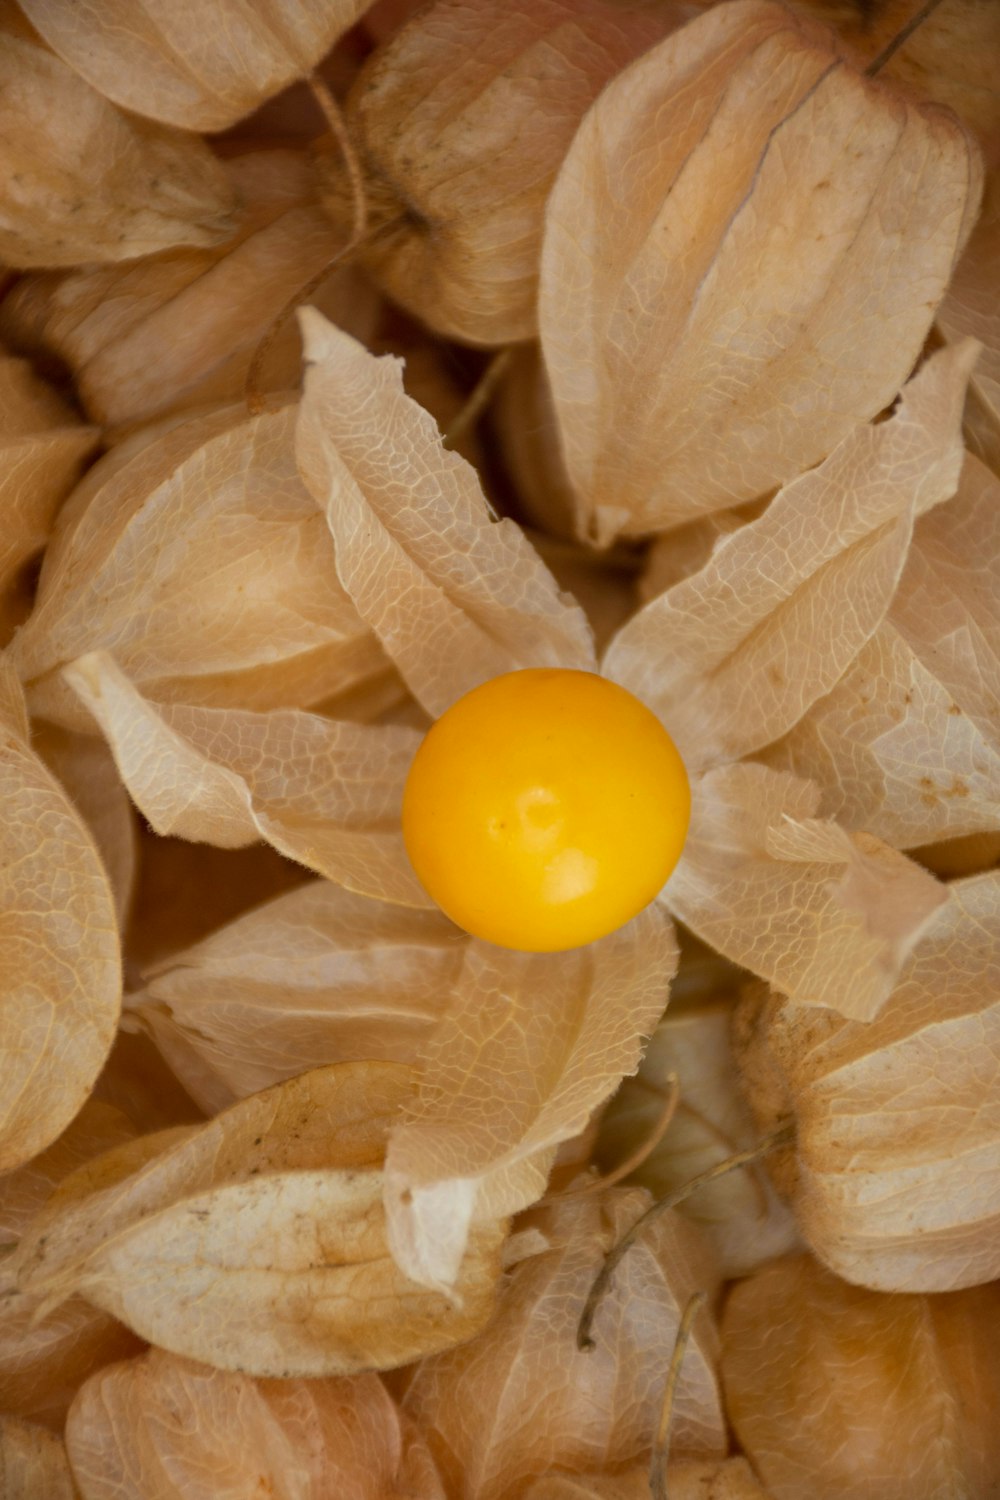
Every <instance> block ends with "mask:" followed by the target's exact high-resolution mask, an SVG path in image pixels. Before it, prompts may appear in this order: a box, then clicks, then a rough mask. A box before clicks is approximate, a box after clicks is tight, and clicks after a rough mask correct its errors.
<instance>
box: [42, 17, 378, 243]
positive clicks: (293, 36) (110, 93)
mask: <svg viewBox="0 0 1000 1500" xmlns="http://www.w3.org/2000/svg"><path fill="white" fill-rule="evenodd" d="M22 9H23V10H24V11H25V13H26V14H27V16H28V18H29V20H30V21H31V22H32V24H33V25H34V26H36V27H37V28H38V30H39V31H40V32H41V34H42V35H43V36H44V37H45V40H46V41H47V42H48V43H49V45H50V46H51V47H53V48H54V49H55V50H56V52H58V53H59V55H60V57H62V58H63V59H64V60H65V61H66V62H67V63H69V65H70V67H72V68H74V69H75V70H76V71H77V72H78V73H80V74H81V75H82V76H83V77H84V78H86V79H87V81H88V82H89V83H92V84H93V86H94V88H96V89H98V90H99V91H100V92H101V93H102V94H106V95H107V97H108V98H109V99H113V100H114V101H115V103H116V104H120V105H122V106H123V107H124V108H125V109H129V110H134V111H135V113H136V114H140V115H148V116H149V117H150V118H152V119H154V120H164V121H166V123H167V124H170V125H180V126H183V127H184V128H185V129H186V130H225V129H226V127H227V126H228V125H232V124H235V122H236V121H237V120H239V119H240V118H241V117H242V116H243V115H247V114H249V113H250V111H251V110H253V109H256V107H257V105H258V104H261V103H263V101H264V100H265V99H268V98H270V96H271V95H272V94H276V93H277V92H278V90H279V89H282V88H284V87H285V85H286V84H287V83H291V82H292V81H293V79H295V78H299V77H301V76H302V75H303V74H305V73H308V72H310V71H311V70H312V68H313V67H314V66H315V65H316V63H318V62H319V60H320V58H321V57H322V56H323V54H324V53H325V52H326V51H327V50H328V48H330V47H331V46H332V45H333V43H334V42H335V41H336V40H337V38H338V37H339V36H341V35H342V33H343V32H345V31H346V30H347V29H348V27H350V26H351V25H353V23H354V22H355V21H356V20H357V18H358V16H359V15H360V14H361V12H362V11H363V10H364V9H365V0H297V3H296V4H295V5H293V6H290V5H288V4H286V3H284V0H182V3H180V4H178V3H177V0H82V3H80V0H26V3H25V4H24V5H23V6H22ZM81 259H82V257H81Z"/></svg>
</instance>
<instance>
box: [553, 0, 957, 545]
mask: <svg viewBox="0 0 1000 1500" xmlns="http://www.w3.org/2000/svg"><path fill="white" fill-rule="evenodd" d="M980 180H981V171H980V168H979V164H978V160H977V157H976V152H975V147H974V146H973V144H972V142H971V140H970V139H969V138H968V137H967V136H966V135H965V134H964V132H963V131H962V129H961V127H960V126H959V125H958V124H957V122H955V121H954V119H953V118H952V117H951V116H950V115H949V114H947V113H946V112H945V111H942V110H937V109H935V108H934V107H931V106H926V107H919V108H918V107H917V106H914V105H910V104H909V103H906V102H904V101H903V100H902V98H901V97H900V96H899V95H897V94H896V93H895V92H893V91H892V90H891V89H888V88H886V87H885V86H884V85H882V84H880V83H879V82H878V81H874V80H867V79H863V78H862V77H861V76H860V75H859V74H857V73H856V72H855V71H854V70H853V69H852V68H851V67H849V66H848V65H847V64H846V63H844V62H843V61H842V60H841V59H839V58H838V56H837V54H836V52H835V51H834V50H833V45H832V38H831V36H830V34H829V33H826V32H824V31H822V30H816V29H814V28H813V27H811V26H810V25H809V24H807V23H803V22H801V21H799V20H798V19H796V18H794V17H793V16H791V15H790V13H789V12H788V11H787V10H785V9H784V7H781V6H777V5H771V4H769V3H765V0H746V3H743V0H740V3H735V4H730V5H720V6H716V7H714V8H713V9H712V10H710V11H709V12H708V13H707V14H705V15H703V16H701V17H699V18H698V19H697V20H696V21H693V22H692V23H691V24H690V25H688V26H686V27H683V28H682V29H681V30H680V31H678V32H677V33H675V35H674V36H672V37H668V38H667V39H666V41H664V42H662V43H660V45H659V46H658V47H655V48H653V49H652V50H651V51H650V52H648V53H647V54H646V55H645V56H644V57H643V58H640V59H639V60H638V61H637V62H636V63H633V64H632V65H631V67H629V68H628V69H626V71H625V72H624V73H622V74H621V75H619V77H618V78H616V79H615V80H614V81H613V82H612V83H611V84H609V86H608V87H607V88H606V89H605V90H604V92H603V94H602V95H601V96H600V98H599V99H598V101H597V103H596V104H595V105H594V106H593V108H592V109H591V111H590V113H589V114H588V115H587V117H586V118H585V120H584V122H583V125H582V126H581V128H580V130H579V131H578V132H577V135H576V137H575V138H574V141H573V144H572V146H571V148H570V151H569V153H568V155H567V157H566V160H565V162H564V164H563V167H562V169H561V171H560V174H559V177H558V179H557V182H556V186H555V188H554V189H553V192H552V195H551V197H550V199H549V204H548V209H547V226H546V235H545V245H544V250H543V258H542V278H541V291H540V299H539V317H540V324H541V331H542V343H543V348H544V351H545V359H546V364H547V367H548V372H549V377H550V380H551V383H552V390H553V396H554V399H555V404H556V411H557V415H558V420H559V424H560V428H561V432H562V437H563V444H564V450H565V456H566V460H567V464H568V467H569V472H570V476H571V478H572V480H573V483H574V484H575V486H576V489H577V491H578V495H579V502H580V522H579V524H580V525H581V527H584V528H586V529H587V530H588V531H589V532H590V533H591V534H592V535H594V536H595V537H596V538H597V539H598V540H600V541H607V540H609V539H610V538H611V537H612V536H614V535H615V534H617V533H618V532H625V533H627V534H632V535H634V534H637V533H643V532H648V531H654V530H658V529H667V528H668V527H671V526H677V525H681V524H683V523H684V522H685V521H688V520H692V519H694V518H695V517H696V516H698V515H701V514H705V513H708V512H710V511H713V510H718V509H724V508H726V507H729V506H732V505H736V504H739V503H741V502H742V501H745V500H751V499H754V498H755V497H757V496H759V495H762V494H765V493H766V492H767V491H769V490H771V489H773V488H774V487H775V486H776V485H780V484H783V483H787V482H788V481H789V480H790V479H792V478H793V477H794V476H796V475H797V474H800V473H802V472H803V471H804V470H806V469H808V468H810V467H811V466H812V465H813V464H815V463H816V462H817V461H818V460H820V459H821V458H823V457H824V456H825V455H826V454H828V453H830V452H831V451H832V449H833V448H834V447H835V446H836V444H837V443H838V442H839V441H840V440H841V439H842V438H843V437H844V436H845V435H846V434H847V433H848V432H849V431H850V430H851V428H853V427H854V426H855V425H856V424H857V423H858V422H859V421H867V420H869V419H870V418H871V417H873V416H874V415H875V414H876V413H877V412H878V411H880V410H881V409H882V407H884V406H885V405H886V404H887V403H888V402H890V401H891V400H892V398H893V397H894V395H895V394H896V392H897V390H898V389H899V387H900V385H901V384H902V382H903V380H904V379H905V378H906V375H907V374H908V372H909V370H910V368H911V367H912V365H913V363H914V360H915V359H916V357H917V355H918V354H919V352H920V348H921V345H922V343H923V340H924V336H925V334H926V332H927V329H928V327H929V324H930V320H931V316H932V312H933V308H934V306H935V304H936V303H937V301H938V300H939V299H940V297H941V295H942V293H943V292H944V288H945V285H946V284H947V281H948V278H949V276H950V274H951V270H952V266H953V263H954V261H955V258H956V256H957V254H958V253H959V251H960V250H961V248H962V245H963V243H964V239H965V237H966V236H967V234H968V230H969V229H970V228H971V224H972V220H973V218H974V216H975V213H976V211H977V208H978V202H979V189H980ZM693 393H694V394H693Z"/></svg>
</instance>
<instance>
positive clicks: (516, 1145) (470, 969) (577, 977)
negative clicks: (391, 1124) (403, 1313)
mask: <svg viewBox="0 0 1000 1500" xmlns="http://www.w3.org/2000/svg"><path fill="white" fill-rule="evenodd" d="M676 964H677V948H676V941H675V938H674V934H673V928H672V926H671V924H670V923H669V922H668V921H667V920H666V919H665V914H663V913H661V912H660V911H658V910H657V908H655V907H651V908H647V910H646V911H645V912H643V913H641V914H640V915H639V916H638V917H636V918H635V919H634V920H633V921H632V922H630V923H629V924H628V925H627V926H626V927H623V928H621V929H620V931H619V932H616V933H613V934H612V935H611V936H610V937H607V938H603V939H601V941H600V942H597V943H591V944H590V945H589V946H588V947H586V948H578V949H573V950H570V951H569V952H567V953H559V954H536V953H518V952H515V951H513V950H511V949H503V948H496V947H493V946H492V945H491V944H488V943H481V942H478V941H473V942H470V944H469V946H468V948H467V949H466V955H465V960H464V963H463V967H462V972H461V973H460V975H459V977H458V980H457V982H456V984H455V988H454V991H453V995H452V999H451V1004H450V1008H449V1010H448V1012H447V1014H446V1015H445V1017H444V1019H443V1021H442V1022H441V1024H440V1026H439V1027H438V1029H437V1030H436V1031H435V1032H434V1034H433V1036H432V1037H431V1039H430V1041H429V1042H428V1044H427V1046H426V1048H425V1049H424V1053H423V1058H422V1062H423V1073H422V1077H421V1085H420V1091H419V1095H418V1098H417V1100H416V1102H415V1104H414V1105H413V1106H412V1107H411V1108H410V1109H409V1110H408V1112H407V1113H408V1116H409V1117H408V1118H407V1120H406V1121H405V1122H404V1123H403V1124H401V1125H399V1126H398V1128H397V1129H396V1130H395V1131H394V1133H393V1137H392V1140H391V1142H390V1145H389V1151H388V1156H387V1162H386V1168H387V1170H386V1187H387V1200H386V1208H387V1212H388V1215H389V1225H390V1233H391V1235H392V1241H393V1250H394V1253H395V1255H396V1256H397V1258H398V1260H399V1262H400V1264H401V1265H402V1266H403V1267H404V1269H405V1270H406V1271H407V1272H408V1273H409V1274H410V1275H411V1276H413V1277H414V1278H415V1279H417V1280H420V1281H424V1282H427V1283H428V1284H431V1285H434V1284H440V1283H444V1284H447V1283H449V1282H450V1281H452V1280H453V1279H454V1276H455V1274H456V1270H457V1267H458V1264H459V1262H460V1259H461V1254H462V1240H463V1237H464V1233H465V1225H466V1224H467V1223H468V1222H469V1217H470V1215H471V1213H472V1211H473V1207H474V1204H475V1201H476V1193H477V1188H478V1185H480V1184H481V1183H482V1182H483V1180H484V1179H487V1178H488V1176H489V1174H490V1173H491V1172H495V1171H496V1170H498V1169H503V1168H509V1167H512V1166H516V1165H517V1164H519V1163H521V1164H528V1165H530V1162H531V1159H532V1157H534V1156H535V1155H536V1154H537V1153H538V1152H541V1151H545V1150H547V1149H548V1148H551V1147H554V1146H557V1145H559V1144H560V1143H561V1142H562V1141H566V1140H569V1139H570V1138H571V1137H572V1136H574V1135H576V1134H577V1132H578V1131H580V1130H582V1129H583V1127H584V1126H585V1125H586V1123H587V1120H588V1118H589V1116H590V1114H591V1112H592V1111H593V1110H594V1109H596V1107H597V1106H598V1105H599V1104H601V1103H603V1102H604V1100H605V1099H606V1098H607V1097H608V1096H609V1095H610V1094H611V1093H612V1092H613V1090H614V1088H615V1086H616V1085H617V1083H618V1081H619V1080H620V1078H621V1077H622V1075H623V1074H625V1073H629V1072H631V1071H633V1070H634V1069H635V1067H636V1066H637V1064H638V1061H639V1056H640V1052H641V1047H642V1039H643V1037H644V1036H648V1035H649V1034H650V1032H651V1031H652V1030H653V1028H654V1026H655V1025H656V1022H657V1020H658V1019H659V1017H660V1014H661V1012H662V1011H663V1009H664V1007H665V1005H666V1003H667V995H668V990H669V985H670V980H671V978H672V977H673V973H674V970H675V968H676ZM534 1196H536V1197H537V1196H538V1190H536V1191H535V1194H534ZM526 1201H527V1202H531V1201H532V1200H531V1198H530V1197H529V1198H528V1199H527V1200H526ZM520 1206H522V1207H523V1206H524V1204H522V1205H520Z"/></svg>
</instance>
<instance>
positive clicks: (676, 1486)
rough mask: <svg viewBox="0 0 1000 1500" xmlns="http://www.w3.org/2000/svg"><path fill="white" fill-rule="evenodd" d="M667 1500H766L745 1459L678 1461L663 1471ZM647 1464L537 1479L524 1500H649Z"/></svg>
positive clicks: (765, 1493)
mask: <svg viewBox="0 0 1000 1500" xmlns="http://www.w3.org/2000/svg"><path fill="white" fill-rule="evenodd" d="M667 1484H668V1493H669V1496H670V1500H768V1492H767V1491H766V1490H764V1489H762V1488H761V1486H760V1485H759V1484H758V1483H757V1481H756V1479H755V1478H754V1475H753V1470H752V1469H751V1467H750V1465H749V1464H748V1463H747V1461H746V1459H745V1458H723V1459H719V1460H717V1459H714V1458H708V1459H703V1458H682V1459H679V1460H678V1461H677V1462H676V1463H672V1464H670V1466H669V1467H668V1469H667ZM649 1496H650V1488H649V1465H648V1464H643V1465H642V1466H641V1467H640V1468H636V1469H626V1470H625V1471H624V1472H623V1473H621V1474H608V1473H604V1474H574V1475H573V1476H572V1477H570V1475H568V1474H559V1475H555V1474H554V1475H552V1476H551V1478H549V1479H539V1480H538V1482H537V1483H536V1484H533V1485H532V1486H531V1488H530V1489H529V1490H526V1491H525V1494H524V1500H649Z"/></svg>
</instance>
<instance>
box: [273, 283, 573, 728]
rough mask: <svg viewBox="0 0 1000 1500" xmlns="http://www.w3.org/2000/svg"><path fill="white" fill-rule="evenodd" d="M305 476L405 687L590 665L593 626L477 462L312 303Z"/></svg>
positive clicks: (305, 323)
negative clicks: (488, 497) (492, 492)
mask: <svg viewBox="0 0 1000 1500" xmlns="http://www.w3.org/2000/svg"><path fill="white" fill-rule="evenodd" d="M301 318H302V329H303V341H304V344H305V350H306V359H307V361H308V363H309V369H308V372H307V374H306V383H305V395H304V397H303V400H302V407H301V416H300V420H299V426H298V435H297V447H298V456H299V465H300V468H301V472H302V476H303V478H304V480H305V482H306V484H307V485H308V487H309V489H310V490H311V491H312V493H313V494H314V495H315V497H316V500H317V501H318V503H319V504H320V506H321V507H323V509H324V510H325V511H326V515H327V519H328V521H329V525H330V531H331V533H332V535H333V539H334V545H335V548H336V554H337V571H338V573H339V576H340V580H341V583H342V584H343V585H344V588H345V589H346V590H347V592H348V594H349V595H350V596H351V598H352V600H353V601H354V604H355V605H356V607H357V610H358V612H359V614H360V615H361V617H362V619H363V620H365V621H366V623H367V624H368V625H370V626H371V628H372V629H373V630H374V632H375V634H376V635H377V636H378V638H379V640H380V642H381V643H382V645H383V647H384V648H385V650H386V652H387V653H388V654H389V656H390V657H391V658H392V659H393V661H394V662H395V664H396V666H397V667H398V668H399V671H400V673H401V674H402V676H403V678H404V680H405V681H406V683H407V686H408V687H409V688H410V690H411V692H412V693H413V694H414V696H415V697H416V698H417V700H418V701H419V702H420V703H421V704H422V705H423V707H424V708H426V709H427V711H428V713H431V714H435V715H436V714H439V713H443V712H444V710H445V709H447V708H448V707H450V705H451V704H452V703H453V702H454V701H455V699H456V698H458V697H460V696H461V695H462V694H463V693H465V692H468V691H469V689H471V688H473V687H476V686H478V685H479V683H481V682H485V681H486V680H487V679H488V678H490V677H496V676H498V675H499V674H500V673H502V672H511V671H514V670H516V669H517V668H519V667H543V666H558V667H579V668H582V669H584V670H586V669H588V668H589V669H591V670H592V669H593V665H594V654H593V643H592V639H591V635H590V629H589V626H588V625H587V622H586V618H585V617H584V614H583V612H582V610H581V609H580V608H579V606H577V605H575V604H573V603H572V602H571V601H569V600H568V599H566V598H564V597H563V596H562V595H560V593H559V592H558V589H557V587H556V584H555V580H554V579H553V578H552V575H551V574H550V573H549V571H548V569H547V568H546V567H545V564H544V563H543V562H542V561H541V559H540V558H539V556H538V554H537V553H536V552H535V550H534V548H533V547H532V546H531V544H530V543H529V542H528V541H527V539H526V538H525V536H524V534H523V532H522V531H521V530H520V528H519V527H517V526H516V525H515V524H514V523H513V522H512V521H509V520H503V521H497V522H494V521H491V520H490V515H489V511H488V509H487V506H486V502H485V500H484V499H483V495H482V491H481V490H480V487H479V481H478V479H477V477H476V473H475V470H474V469H472V468H470V466H469V465H468V464H467V463H466V462H465V460H464V459H462V458H460V457H459V456H458V454H457V453H448V452H446V451H445V449H443V448H442V446H441V436H440V433H439V432H438V429H437V425H436V423H435V422H434V419H433V418H432V417H431V416H430V415H429V414H428V413H427V412H425V411H423V410H422V408H421V407H419V406H418V405H417V404H416V402H414V401H411V400H410V399H409V397H408V396H406V395H405V393H404V391H403V382H402V375H401V373H400V368H399V365H398V362H397V361H395V360H392V359H376V358H374V357H373V356H372V355H370V354H368V353H367V351H366V350H364V349H362V348H361V346H360V345H359V344H357V343H355V341H354V340H353V339H351V338H350V337H348V335H347V334H345V333H342V332H341V331H340V330H339V329H336V328H334V327H333V326H332V325H331V324H329V323H327V322H326V320H325V319H324V318H322V317H321V316H320V315H319V314H318V313H316V312H315V311H313V310H309V309H307V310H306V311H305V312H304V313H303V314H302V315H301Z"/></svg>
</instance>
